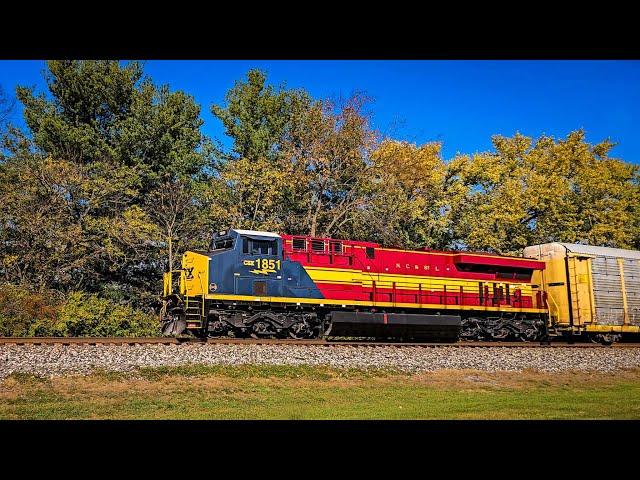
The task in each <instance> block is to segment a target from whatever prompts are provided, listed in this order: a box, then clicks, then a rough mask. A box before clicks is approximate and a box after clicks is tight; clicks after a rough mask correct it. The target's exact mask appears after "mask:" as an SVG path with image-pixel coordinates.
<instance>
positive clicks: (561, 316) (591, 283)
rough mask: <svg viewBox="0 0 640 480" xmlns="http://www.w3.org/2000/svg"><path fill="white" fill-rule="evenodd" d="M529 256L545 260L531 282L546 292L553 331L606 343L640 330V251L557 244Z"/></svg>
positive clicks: (529, 249)
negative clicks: (582, 335)
mask: <svg viewBox="0 0 640 480" xmlns="http://www.w3.org/2000/svg"><path fill="white" fill-rule="evenodd" d="M524 256H525V257H529V258H535V259H538V260H544V261H545V262H546V267H545V269H544V270H540V271H536V272H534V277H533V279H532V280H533V283H534V284H537V285H539V286H540V288H542V289H543V290H544V291H545V292H546V295H547V302H548V307H549V315H550V317H551V327H552V328H553V329H556V330H558V331H560V332H566V333H567V334H572V335H580V334H582V333H588V334H590V336H593V337H594V338H598V339H599V340H604V341H606V342H609V341H616V340H618V339H619V338H620V336H621V334H622V333H639V332H640V252H637V251H633V250H623V249H619V248H608V247H593V246H589V245H579V244H571V243H557V242H554V243H546V244H542V245H534V246H531V247H527V248H525V249H524Z"/></svg>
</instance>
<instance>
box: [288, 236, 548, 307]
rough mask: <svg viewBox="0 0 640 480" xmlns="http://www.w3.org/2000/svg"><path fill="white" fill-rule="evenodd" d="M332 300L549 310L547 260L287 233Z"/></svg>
mask: <svg viewBox="0 0 640 480" xmlns="http://www.w3.org/2000/svg"><path fill="white" fill-rule="evenodd" d="M282 239H283V247H284V257H285V258H286V259H289V260H292V261H295V262H299V263H300V264H301V265H302V266H303V267H304V269H305V270H306V271H307V273H308V274H309V276H310V277H311V279H312V280H313V281H314V283H315V284H316V286H317V287H318V288H319V289H320V291H321V292H322V295H323V297H324V298H325V299H333V300H343V301H345V303H349V304H351V303H355V304H357V305H362V306H370V307H376V306H377V307H403V308H410V309H414V308H418V309H434V308H436V309H446V310H449V309H452V310H479V311H484V312H490V311H498V312H499V311H504V312H546V306H545V303H544V298H543V295H542V292H541V291H538V290H537V289H536V288H534V286H533V285H532V284H531V277H532V274H533V272H534V271H535V270H543V269H544V266H545V264H544V262H541V261H537V260H530V259H524V258H517V257H506V256H499V255H492V254H486V253H470V252H456V251H448V252H447V251H434V250H428V249H423V250H401V249H395V248H383V247H381V246H380V245H379V244H376V243H371V242H358V241H347V240H335V239H329V238H311V237H300V236H292V235H282Z"/></svg>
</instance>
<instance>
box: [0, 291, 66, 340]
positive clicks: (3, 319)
mask: <svg viewBox="0 0 640 480" xmlns="http://www.w3.org/2000/svg"><path fill="white" fill-rule="evenodd" d="M62 301H63V297H62V296H61V294H60V293H59V292H55V291H44V292H33V291H30V290H28V289H27V288H25V287H24V286H21V285H11V284H0V335H1V336H5V337H9V336H14V337H24V336H33V335H37V336H47V335H51V332H52V329H53V326H54V325H55V323H56V320H57V318H58V313H59V309H60V305H61V303H62Z"/></svg>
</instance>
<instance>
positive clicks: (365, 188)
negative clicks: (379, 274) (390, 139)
mask: <svg viewBox="0 0 640 480" xmlns="http://www.w3.org/2000/svg"><path fill="white" fill-rule="evenodd" d="M369 102H370V100H369V98H367V97H366V96H365V95H363V94H361V93H356V94H354V95H352V96H351V97H349V98H348V99H346V100H345V101H341V102H339V103H338V104H337V105H334V104H333V103H332V102H330V101H318V102H315V103H314V104H313V105H311V107H310V108H308V109H306V110H305V111H303V112H301V113H300V115H299V116H298V118H299V120H298V121H296V122H294V123H292V127H293V128H292V131H291V134H290V137H289V138H288V139H287V142H286V144H285V145H284V147H283V151H284V152H285V156H286V158H287V159H288V160H289V161H290V162H291V163H292V164H293V166H294V170H295V172H296V173H295V178H296V179H297V181H296V184H297V185H299V186H300V188H298V189H297V190H296V193H297V195H299V196H300V195H301V197H300V198H299V200H298V201H297V210H298V212H301V213H298V214H297V215H292V216H291V218H297V219H298V222H297V223H298V224H297V225H296V226H294V227H293V228H294V230H297V231H299V233H303V232H304V233H308V234H309V235H311V236H316V235H320V236H331V235H337V236H348V235H350V234H351V233H353V232H354V229H353V225H354V221H355V219H356V217H357V216H358V215H360V212H361V210H362V209H363V207H364V206H365V205H366V203H367V201H368V198H369V196H370V193H371V170H372V162H371V159H370V156H371V153H372V152H373V151H374V150H375V147H376V145H377V133H376V132H375V131H374V130H373V129H372V128H371V126H370V118H369V116H368V115H367V114H366V113H365V107H366V106H367V104H368V103H369ZM295 233H298V232H295Z"/></svg>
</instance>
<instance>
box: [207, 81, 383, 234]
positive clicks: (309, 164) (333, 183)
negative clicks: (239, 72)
mask: <svg viewBox="0 0 640 480" xmlns="http://www.w3.org/2000/svg"><path fill="white" fill-rule="evenodd" d="M367 103H368V99H367V98H366V97H365V96H364V95H362V94H355V95H352V96H351V97H350V98H348V99H347V100H345V101H342V102H338V103H337V104H334V103H333V102H330V101H328V100H312V99H311V98H310V96H309V95H308V94H307V93H306V92H304V91H301V90H287V89H285V88H284V87H282V86H281V87H279V88H278V89H275V88H274V87H272V86H269V85H267V84H266V75H265V74H264V73H263V72H260V71H257V70H252V71H250V72H249V73H248V75H247V79H246V81H241V82H236V84H235V85H234V87H233V88H232V89H231V90H230V91H229V92H228V93H227V95H226V105H224V106H219V105H214V106H213V107H212V112H213V114H214V115H215V116H217V117H218V118H219V119H220V120H221V121H222V122H223V124H224V126H225V129H226V133H227V135H229V136H231V138H232V139H233V142H234V143H233V145H234V146H233V152H229V153H227V154H226V155H223V159H224V160H226V161H225V162H224V163H223V165H222V167H221V175H220V178H219V179H217V182H218V184H219V189H224V188H228V189H229V190H230V194H229V195H227V196H226V198H225V200H226V202H228V204H227V208H226V211H227V212H228V215H227V216H226V219H227V221H228V222H230V223H229V224H231V225H234V226H236V227H247V228H261V229H267V230H278V231H286V232H290V233H296V234H311V235H325V236H328V235H342V236H348V235H349V234H352V233H354V225H355V223H354V222H355V218H356V217H357V216H358V215H360V210H361V209H362V207H363V205H364V204H365V203H366V201H367V198H368V195H369V194H370V191H371V185H370V184H371V181H370V178H369V170H370V168H371V162H370V160H369V156H370V154H371V152H372V151H373V150H374V148H375V145H376V134H375V132H374V131H373V130H372V129H371V127H370V121H369V118H368V116H367V115H366V114H365V113H364V108H365V106H366V105H367Z"/></svg>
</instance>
